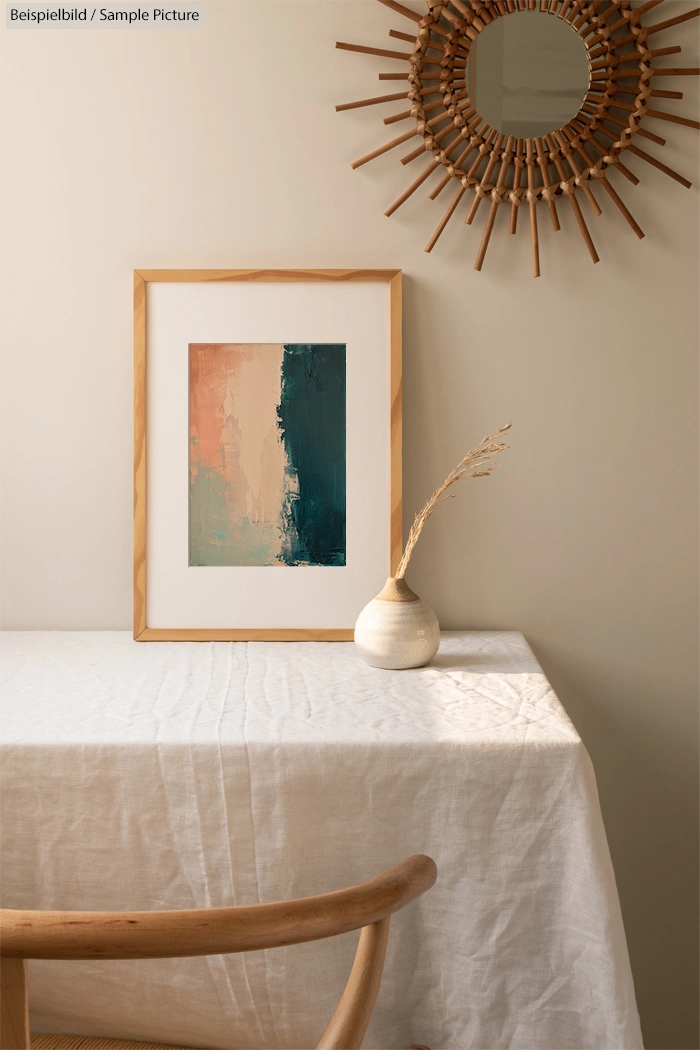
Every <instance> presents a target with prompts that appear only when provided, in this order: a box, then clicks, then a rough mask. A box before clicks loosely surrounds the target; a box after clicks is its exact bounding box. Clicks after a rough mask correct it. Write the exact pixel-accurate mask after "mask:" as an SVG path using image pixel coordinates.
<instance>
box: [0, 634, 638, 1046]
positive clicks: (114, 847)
mask: <svg viewBox="0 0 700 1050" xmlns="http://www.w3.org/2000/svg"><path fill="white" fill-rule="evenodd" d="M2 671H3V680H4V686H3V690H2V692H3V702H4V714H3V716H2V727H3V732H2V766H1V769H2V803H3V810H4V812H3V820H2V833H3V856H4V861H3V879H2V890H3V898H4V899H3V904H4V906H5V907H13V908H56V909H115V910H131V909H134V910H138V909H146V910H148V909H156V908H201V907H209V906H211V907H222V906H229V905H237V904H251V903H255V902H259V901H270V900H276V899H281V898H290V897H299V896H305V895H307V894H314V893H322V892H325V891H327V890H331V889H336V888H340V887H342V886H344V885H350V884H352V883H354V882H359V881H361V880H363V879H365V878H367V877H369V876H371V875H373V874H375V873H378V872H380V871H382V870H384V869H385V868H388V867H390V866H392V865H393V864H395V863H396V862H397V861H399V860H401V859H402V858H404V857H406V856H408V855H410V854H412V853H418V852H421V853H427V854H429V855H430V856H432V857H433V858H434V859H435V860H436V862H437V864H438V868H439V871H440V874H439V877H438V882H437V884H436V886H435V887H434V888H433V890H431V891H430V892H429V893H428V894H426V896H425V897H423V898H421V899H420V900H419V901H418V902H416V903H415V904H413V905H411V906H410V907H409V908H407V909H406V910H405V911H402V912H400V913H399V914H398V915H397V916H396V917H395V919H394V920H393V922H392V937H391V939H390V946H389V953H388V956H387V965H386V970H385V977H384V981H383V984H382V989H381V991H380V995H379V1001H378V1003H377V1007H376V1011H375V1015H374V1018H373V1021H372V1025H371V1027H370V1030H369V1033H368V1036H367V1040H366V1042H365V1046H366V1047H368V1048H375V1050H377V1048H383V1050H389V1048H397V1047H406V1046H408V1045H409V1044H410V1043H412V1042H421V1043H426V1044H427V1045H428V1046H430V1047H432V1048H433V1050H452V1048H453V1050H498V1048H501V1047H508V1048H510V1050H617V1048H633V1050H636V1048H639V1047H641V1046H642V1041H641V1035H640V1029H639V1021H638V1017H637V1010H636V1006H635V1000H634V990H633V987H632V979H631V974H630V968H629V961H628V956H627V948H626V944H625V937H624V931H623V927H622V921H621V917H620V910H619V904H618V899H617V892H616V888H615V881H614V876H613V871H612V867H611V864H610V857H609V853H608V848H607V843H606V839H605V833H604V830H603V825H602V820H601V814H600V808H599V804H598V799H597V794H596V787H595V780H594V776H593V772H592V769H591V765H590V762H589V759H588V756H587V754H586V751H585V749H584V747H583V745H582V743H581V740H580V738H579V736H578V734H577V733H576V730H575V729H574V727H573V726H572V724H571V722H570V721H569V719H568V718H567V716H566V714H565V712H564V710H563V709H562V707H561V705H560V703H559V701H558V700H557V698H556V696H555V695H554V693H553V691H552V689H551V687H550V685H549V684H548V682H547V680H546V678H545V676H544V674H543V673H542V671H541V669H540V668H539V666H538V664H537V662H536V660H535V658H534V656H533V655H532V652H531V651H530V649H529V648H528V645H527V643H526V642H525V639H524V638H523V637H522V635H520V634H518V633H516V632H488V631H470V632H448V633H445V634H443V636H442V642H441V647H440V651H439V653H438V655H437V656H436V658H435V659H434V660H433V661H432V663H431V664H430V665H429V666H428V667H425V668H421V669H418V670H411V671H382V670H377V669H373V668H370V667H367V666H366V665H365V664H364V663H362V662H361V661H360V659H359V658H358V657H357V655H356V654H355V651H354V646H353V645H352V644H351V643H322V642H319V643H310V642H307V643H291V642H290V643H279V642H278V643H266V642H256V643H233V644H230V643H165V642H156V643H150V644H149V643H134V642H133V641H132V640H131V638H130V636H129V635H128V634H126V633H124V632H77V633H76V632H6V633H5V635H4V639H3V658H2ZM357 936H358V935H357V934H348V935H346V936H344V937H340V938H336V939H333V940H329V941H324V942H319V943H316V944H308V945H302V946H297V947H290V948H283V949H276V950H274V951H267V952H264V953H253V954H249V955H240V956H226V957H218V956H217V957H212V958H202V959H186V960H157V961H150V960H146V961H139V962H135V963H134V962H131V963H128V962H99V961H97V962H96V961H89V962H73V963H61V962H40V961H36V962H32V963H30V981H31V995H32V999H31V1008H32V1014H33V1027H34V1030H38V1031H62V1032H72V1031H78V1032H80V1033H82V1034H91V1035H104V1036H114V1037H120V1038H131V1039H143V1040H154V1041H162V1042H172V1043H177V1044H182V1045H186V1046H192V1047H195V1046H202V1047H219V1048H222V1050H223V1048H227V1050H230V1048H231V1047H247V1048H249V1050H258V1048H260V1050H262V1048H265V1050H267V1048H270V1047H276V1046H280V1047H287V1048H302V1047H313V1046H315V1045H316V1041H317V1039H318V1037H319V1036H320V1033H321V1032H322V1031H323V1029H324V1027H325V1025H326V1023H327V1020H328V1018H329V1017H330V1016H331V1014H332V1012H333V1009H334V1008H335V1005H336V1002H337V999H338V996H339V992H340V990H341V989H342V987H343V985H344V983H345V980H346V977H347V974H348V972H349V968H350V965H351V961H352V956H353V952H354V948H355V944H356V941H357Z"/></svg>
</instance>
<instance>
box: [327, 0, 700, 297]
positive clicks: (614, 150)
mask: <svg viewBox="0 0 700 1050" xmlns="http://www.w3.org/2000/svg"><path fill="white" fill-rule="evenodd" d="M379 3H381V4H383V5H384V6H385V7H388V8H390V9H391V10H392V11H393V12H394V13H396V14H397V15H402V16H403V17H404V18H405V19H407V20H408V21H410V22H411V23H413V27H412V29H411V31H410V32H409V31H406V30H408V29H409V27H408V26H407V25H405V26H404V28H402V29H400V30H399V29H391V30H390V31H389V35H390V37H391V38H392V39H394V40H399V41H404V42H406V43H412V44H413V47H412V49H411V50H410V51H409V50H406V51H394V50H391V49H388V48H382V47H374V46H368V45H367V46H366V45H363V44H353V43H343V42H339V43H337V45H336V46H337V47H338V48H340V49H341V50H345V51H354V52H359V53H361V54H369V55H375V56H378V57H381V58H389V59H394V60H396V62H397V64H398V63H401V64H402V65H403V67H404V68H403V70H402V71H401V72H398V71H397V72H386V73H380V74H379V79H380V80H403V81H405V82H407V87H408V90H406V91H404V90H403V89H402V90H400V91H396V92H394V93H392V94H387V95H379V96H375V97H371V98H366V99H361V100H360V101H357V102H346V103H343V104H341V105H339V106H336V109H337V110H338V111H344V110H349V109H359V108H363V107H367V106H374V105H381V104H382V103H384V102H394V101H396V102H398V101H404V100H408V102H409V107H406V106H404V108H403V109H399V110H397V111H396V112H394V113H390V114H388V115H386V116H383V121H384V123H385V124H387V125H393V124H395V123H399V122H403V121H408V120H412V121H413V122H414V126H413V128H412V129H411V130H410V131H407V132H406V133H405V134H403V135H400V136H398V137H397V138H395V139H392V140H391V141H390V142H388V143H386V144H385V145H383V146H380V147H379V148H378V149H375V150H373V151H372V152H371V153H368V154H367V155H366V156H364V157H361V158H360V159H359V160H357V161H354V162H353V164H352V166H353V168H357V167H360V166H362V165H364V164H366V163H367V162H368V161H370V160H374V159H375V158H376V157H379V156H382V155H383V154H384V153H387V152H388V151H390V150H393V149H394V147H395V146H398V145H400V144H401V143H404V142H408V141H409V140H411V139H414V138H415V137H416V136H418V137H419V140H420V144H419V145H417V146H416V147H415V148H414V149H412V150H411V152H410V153H408V154H407V155H406V156H403V157H401V163H402V164H409V163H410V162H411V161H413V160H416V159H417V158H418V157H420V156H422V155H423V154H426V153H427V154H428V163H427V164H426V165H425V167H424V168H423V170H422V172H421V173H420V175H418V177H417V178H415V179H414V181H413V182H412V183H411V185H410V186H409V187H408V188H407V189H406V190H405V191H404V192H403V193H402V194H401V196H400V197H399V198H398V199H397V200H396V201H395V202H394V203H393V204H391V205H390V206H389V207H388V208H387V210H386V212H385V213H384V214H385V215H387V216H390V215H393V214H394V212H395V211H397V210H398V209H399V208H400V207H401V205H402V204H404V203H405V202H406V201H407V200H408V199H409V198H410V197H412V196H413V195H414V194H415V193H416V191H418V190H419V189H420V188H421V187H422V186H423V184H424V183H427V182H428V180H429V179H430V177H431V176H432V175H433V174H434V173H436V172H437V173H439V172H440V171H442V177H441V178H439V179H438V180H437V181H436V182H435V183H434V184H433V182H432V181H431V182H430V183H429V185H428V193H427V196H428V198H429V199H430V200H435V199H436V198H437V197H438V196H440V194H441V193H442V191H443V190H444V189H446V188H447V187H448V185H449V184H450V182H453V183H454V187H455V192H454V194H453V196H452V200H451V202H450V204H449V206H448V208H447V211H446V212H445V214H444V215H443V217H442V219H441V220H440V222H439V224H438V226H437V228H436V230H435V232H434V233H433V235H432V237H431V238H430V240H429V242H428V244H427V245H426V249H425V250H426V251H427V252H430V251H432V249H433V248H434V246H435V244H436V242H437V240H438V238H439V237H440V235H441V234H442V233H443V231H444V230H445V228H446V226H447V224H448V223H449V221H450V219H451V218H452V217H453V215H454V214H455V213H456V212H457V211H458V208H459V205H460V203H461V201H462V198H463V197H464V195H465V194H471V195H472V200H471V202H470V204H469V207H468V209H467V211H466V214H465V218H464V223H465V225H472V224H473V223H474V220H475V219H476V218H477V216H478V214H479V213H480V206H481V202H482V200H485V199H487V198H488V201H487V203H488V205H489V207H488V208H483V209H481V214H484V215H485V219H484V220H483V223H484V225H483V230H482V233H481V242H480V246H479V249H478V253H477V256H476V261H475V263H474V267H475V269H476V270H481V268H482V266H483V264H484V260H485V256H486V251H487V248H488V246H489V243H490V240H491V237H492V234H493V231H494V230H495V229H501V228H502V229H503V230H504V232H505V225H504V224H503V223H502V220H499V219H498V213H499V209H500V205H501V204H509V205H510V207H509V209H508V212H509V222H508V229H509V232H510V234H515V233H516V232H517V229H518V213H519V210H520V208H521V207H522V206H523V205H524V204H526V205H527V212H528V213H529V225H530V236H531V242H532V265H533V273H534V276H536V277H537V276H539V274H540V252H539V230H538V218H537V216H538V205H542V204H544V205H546V207H547V210H548V213H549V217H550V222H551V226H552V228H553V230H555V231H558V230H560V228H561V227H560V221H559V212H558V204H559V202H561V201H563V199H564V198H568V201H569V205H568V206H569V207H571V209H572V212H573V214H574V217H575V219H576V223H577V225H578V228H579V231H580V233H581V236H582V238H583V241H584V243H585V246H586V248H587V249H588V252H589V255H590V257H591V259H592V261H593V262H598V254H597V252H596V249H595V247H594V244H593V239H592V237H591V234H590V231H589V229H588V226H587V221H586V218H585V216H584V214H583V211H582V209H581V201H580V198H581V196H583V198H584V199H585V200H584V204H585V206H586V208H588V206H590V210H591V211H592V213H593V215H594V216H599V215H601V214H602V208H601V204H600V202H599V200H598V197H599V196H600V194H596V192H595V185H596V183H599V184H600V187H601V189H602V191H603V196H604V197H607V198H609V200H610V201H611V202H612V203H613V204H614V205H615V208H614V209H612V211H611V210H610V209H609V210H608V214H613V213H614V212H615V210H617V211H619V213H620V215H621V216H622V217H623V218H624V219H625V221H626V223H627V224H628V225H629V226H630V227H631V229H632V230H633V231H634V233H635V234H636V235H637V237H640V238H641V237H643V236H644V233H643V231H642V230H641V228H640V227H639V225H638V223H637V222H636V221H635V219H634V217H633V216H632V214H631V212H630V211H629V209H628V208H627V205H626V204H625V203H624V201H623V200H622V198H621V197H620V194H619V193H618V191H617V189H616V188H615V186H614V185H613V184H612V182H611V180H610V177H609V176H610V172H611V171H615V170H617V171H618V172H619V173H620V175H621V176H622V178H624V179H625V180H626V181H627V182H630V183H631V184H632V185H637V184H638V183H639V181H640V179H639V176H638V175H637V174H636V173H635V172H634V171H631V170H630V168H629V167H627V165H626V164H625V163H624V162H623V160H622V159H621V155H622V154H624V153H625V151H629V154H630V155H633V156H634V157H637V158H639V159H640V160H643V161H645V162H646V164H648V165H650V166H651V167H654V168H656V169H657V170H658V171H660V172H662V173H663V174H665V175H668V176H669V178H670V179H672V180H673V181H675V182H677V183H679V184H680V185H682V186H684V187H689V186H690V185H691V184H690V182H689V181H688V179H686V178H685V177H684V176H683V175H681V174H679V173H678V172H676V171H674V170H673V169H672V168H670V167H668V165H666V164H664V163H663V162H662V161H661V160H659V158H658V157H655V156H653V155H651V154H649V153H648V152H647V151H646V150H645V149H642V148H641V147H640V146H639V145H638V142H639V141H640V140H641V139H648V140H649V141H651V142H655V143H656V144H657V145H658V146H664V145H665V143H666V140H665V139H664V138H662V137H661V136H660V135H659V134H657V132H656V131H650V130H649V129H648V128H647V127H646V126H644V127H642V123H643V122H645V124H646V121H647V120H651V121H653V122H654V124H653V125H652V126H654V125H657V126H658V124H660V122H662V121H663V122H664V123H665V124H667V125H671V124H675V125H679V126H683V127H691V128H695V129H700V123H699V122H698V121H697V120H694V119H692V118H690V117H687V116H683V115H680V114H677V113H674V112H668V111H666V110H664V109H657V108H656V107H657V105H658V103H657V102H656V99H673V100H682V98H683V92H682V91H679V90H675V87H676V85H675V83H673V81H671V83H670V84H668V83H667V84H664V83H663V82H662V81H663V80H664V79H665V78H675V77H689V76H697V75H698V74H700V68H694V67H683V66H673V67H671V66H668V67H664V66H663V64H662V63H661V64H659V63H658V59H661V58H664V57H666V56H669V55H677V54H679V53H680V51H681V48H680V46H679V45H667V46H664V47H657V48H654V47H651V42H650V40H649V38H653V37H655V35H656V34H657V33H664V32H665V31H667V30H670V29H672V28H673V27H674V26H677V25H680V24H681V23H683V22H686V21H688V20H689V19H692V18H695V17H697V15H698V14H700V8H692V9H690V10H688V11H685V12H683V14H681V15H677V16H674V17H671V18H667V19H663V18H662V19H661V20H657V21H655V22H654V23H653V24H651V23H650V24H647V23H646V21H645V18H646V16H647V15H650V14H651V12H652V11H654V10H655V8H657V7H659V6H660V5H661V4H663V3H664V0H647V2H646V3H643V4H640V5H638V6H636V7H633V6H632V2H631V0H426V11H425V12H424V13H423V14H420V13H418V12H416V11H413V10H411V9H410V8H408V7H405V6H404V5H403V4H400V3H398V2H396V0H379ZM520 11H529V12H534V13H535V15H536V16H537V17H539V16H540V15H542V14H545V15H549V16H552V17H555V18H557V19H559V20H560V21H561V22H563V23H564V24H566V25H567V26H568V27H569V29H570V30H571V31H572V32H573V33H575V34H576V35H577V37H578V39H579V40H580V42H581V47H582V48H583V49H585V53H586V56H587V60H588V69H589V81H588V88H587V90H586V93H585V96H584V97H583V100H582V102H581V104H580V108H579V111H578V113H576V114H575V115H573V116H572V117H571V119H570V120H569V121H568V122H567V123H565V124H564V125H562V126H561V127H558V128H553V129H552V130H551V132H549V133H548V134H544V135H539V136H537V137H535V138H526V139H521V138H518V139H516V138H514V137H513V136H512V135H508V134H505V133H502V132H501V131H500V130H499V129H498V128H494V127H490V126H489V124H488V123H487V122H486V121H485V120H484V119H483V117H482V116H480V115H479V112H478V107H477V106H475V104H474V102H473V99H472V89H473V82H472V84H471V86H470V75H469V69H470V68H471V66H470V65H469V58H470V52H471V48H472V47H473V45H474V42H475V41H476V40H477V39H478V37H479V34H480V33H482V32H483V30H484V29H485V28H486V27H487V26H489V25H491V24H492V23H493V22H495V21H496V20H497V19H499V18H504V17H507V16H508V15H510V14H513V13H515V12H520ZM654 43H656V40H654ZM406 64H407V65H408V72H406ZM423 192H424V193H425V192H426V191H425V190H424V191H423ZM562 207H566V205H564V204H562ZM589 214H590V211H589Z"/></svg>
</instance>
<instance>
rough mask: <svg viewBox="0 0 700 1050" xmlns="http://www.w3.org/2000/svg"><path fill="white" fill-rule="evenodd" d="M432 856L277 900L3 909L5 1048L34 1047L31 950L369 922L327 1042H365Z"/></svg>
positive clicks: (113, 951)
mask: <svg viewBox="0 0 700 1050" xmlns="http://www.w3.org/2000/svg"><path fill="white" fill-rule="evenodd" d="M436 878H437V868H436V866H435V863H434V861H432V860H431V859H430V857H425V856H422V855H417V856H414V857H409V858H408V859H407V860H405V861H403V862H402V863H401V864H398V865H397V866H396V867H395V868H391V869H390V870H389V871H385V872H383V873H382V874H381V875H378V876H377V877H376V878H374V879H370V880H369V881H367V882H363V883H360V884H359V885H357V886H351V887H349V888H348V889H344V890H338V891H336V892H334V893H323V894H320V895H318V896H315V897H302V898H300V899H299V900H292V901H280V902H277V903H275V904H254V905H251V906H250V907H239V908H206V909H197V910H194V911H160V912H159V911H146V912H48V911H13V910H8V909H3V910H0V956H2V967H1V968H0V982H1V1005H2V1011H1V1017H0V1031H1V1032H2V1050H28V1048H29V1023H28V1011H27V977H26V960H27V959H161V958H179V957H184V956H190V955H224V954H230V953H237V952H251V951H258V950H259V949H261V948H277V947H280V946H281V945H290V944H302V943H304V942H306V941H316V940H321V939H322V938H325V937H334V936H337V935H338V934H341V933H349V932H350V931H351V930H357V929H360V928H361V929H362V933H361V935H360V943H359V945H358V948H357V953H356V955H355V961H354V963H353V967H352V971H351V973H350V978H349V980H348V983H347V985H346V988H345V991H344V992H343V996H342V998H341V1000H340V1003H339V1004H338V1008H337V1010H336V1012H335V1014H334V1016H333V1019H332V1020H331V1023H330V1025H329V1026H328V1028H327V1029H326V1031H325V1033H324V1035H323V1037H322V1039H321V1042H320V1043H319V1044H318V1048H319V1050H321V1048H323V1050H331V1048H335V1050H352V1048H355V1047H360V1046H361V1045H362V1040H363V1039H364V1036H365V1032H366V1030H367V1026H368V1024H369V1021H370V1018H371V1016H372V1010H373V1009H374V1004H375V1001H376V998H377V993H378V991H379V984H380V981H381V976H382V968H383V966H384V956H385V953H386V944H387V938H388V935H389V918H390V916H391V915H392V914H393V913H394V912H396V911H399V910H400V909H401V908H403V907H405V906H406V905H407V904H409V903H410V902H411V901H412V900H415V899H416V897H420V895H421V894H423V893H425V892H426V890H429V889H430V887H431V886H432V885H433V884H434V882H435V879H436Z"/></svg>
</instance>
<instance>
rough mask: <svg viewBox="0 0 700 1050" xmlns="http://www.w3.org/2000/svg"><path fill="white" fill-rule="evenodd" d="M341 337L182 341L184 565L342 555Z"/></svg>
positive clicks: (304, 561)
mask: <svg viewBox="0 0 700 1050" xmlns="http://www.w3.org/2000/svg"><path fill="white" fill-rule="evenodd" d="M345 350H346V348H345V344H342V343H190V345H189V370H190V375H189V406H190V411H189V419H190V452H189V482H190V492H189V564H190V565H191V566H207V565H220V566H221V565H236V566H245V565H271V566H281V567H290V566H342V565H345V563H346V462H345V461H346V439H345V422H346V390H345Z"/></svg>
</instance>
